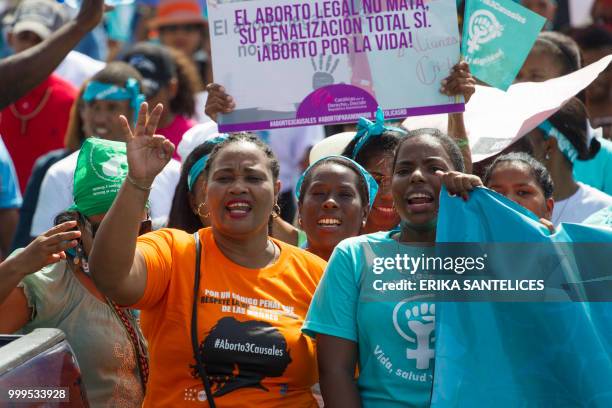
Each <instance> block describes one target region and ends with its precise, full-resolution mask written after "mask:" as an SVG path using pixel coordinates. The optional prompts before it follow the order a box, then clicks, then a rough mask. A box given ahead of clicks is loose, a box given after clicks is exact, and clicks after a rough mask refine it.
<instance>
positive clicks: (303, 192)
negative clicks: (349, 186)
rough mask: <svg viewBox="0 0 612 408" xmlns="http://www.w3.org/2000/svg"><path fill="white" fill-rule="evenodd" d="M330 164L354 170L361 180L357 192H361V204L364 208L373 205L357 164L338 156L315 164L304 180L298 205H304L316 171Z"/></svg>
mask: <svg viewBox="0 0 612 408" xmlns="http://www.w3.org/2000/svg"><path fill="white" fill-rule="evenodd" d="M330 163H333V164H339V165H341V166H345V167H347V168H349V169H351V170H353V172H354V173H355V174H356V175H357V179H358V180H359V182H358V184H357V190H358V192H359V198H361V202H362V203H363V205H364V206H368V205H372V203H370V195H369V194H368V186H367V184H366V181H365V180H364V178H363V175H362V174H361V171H360V170H359V168H357V166H355V164H354V163H353V162H351V161H350V160H349V159H348V158H344V157H338V156H336V157H327V158H324V159H321V160H319V161H318V162H316V163H315V164H313V166H312V167H311V168H310V169H309V170H308V173H307V174H306V176H305V177H304V180H303V181H302V186H301V187H300V198H299V199H298V204H302V202H303V201H304V196H305V195H306V191H308V187H309V186H310V183H311V182H312V175H313V173H314V171H315V170H316V169H318V168H319V167H321V166H323V165H326V164H330Z"/></svg>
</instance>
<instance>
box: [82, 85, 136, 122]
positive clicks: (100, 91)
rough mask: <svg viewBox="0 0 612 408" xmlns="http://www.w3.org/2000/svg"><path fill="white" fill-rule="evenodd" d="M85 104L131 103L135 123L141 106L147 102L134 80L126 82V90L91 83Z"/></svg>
mask: <svg viewBox="0 0 612 408" xmlns="http://www.w3.org/2000/svg"><path fill="white" fill-rule="evenodd" d="M83 100H84V101H85V102H91V101H126V100H127V101H130V107H131V108H132V110H133V111H134V123H136V119H137V118H138V110H139V109H140V105H141V104H142V103H143V102H144V101H145V96H144V95H143V94H141V93H140V85H139V83H138V81H137V80H136V79H134V78H128V80H127V81H125V88H121V87H120V86H117V85H114V84H107V83H104V82H98V81H91V82H89V83H88V84H87V88H85V92H84V93H83Z"/></svg>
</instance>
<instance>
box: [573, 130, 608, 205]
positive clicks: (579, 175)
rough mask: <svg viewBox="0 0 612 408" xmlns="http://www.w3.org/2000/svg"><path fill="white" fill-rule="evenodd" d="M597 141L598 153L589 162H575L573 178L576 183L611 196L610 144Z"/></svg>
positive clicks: (604, 140) (601, 139)
mask: <svg viewBox="0 0 612 408" xmlns="http://www.w3.org/2000/svg"><path fill="white" fill-rule="evenodd" d="M597 140H598V141H599V143H600V144H601V148H600V149H599V152H597V154H596V155H595V157H593V158H592V159H591V160H576V161H575V162H574V177H575V178H576V180H578V181H581V182H583V183H585V184H588V185H589V186H591V187H595V188H596V189H598V190H601V191H603V192H604V193H606V194H610V195H612V142H611V141H609V140H606V139H604V138H598V139H597Z"/></svg>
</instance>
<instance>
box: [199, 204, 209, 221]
mask: <svg viewBox="0 0 612 408" xmlns="http://www.w3.org/2000/svg"><path fill="white" fill-rule="evenodd" d="M203 205H206V203H205V202H202V203H200V205H198V209H197V210H196V212H197V213H198V215H199V216H200V217H202V218H208V217H210V211H209V212H207V213H205V214H202V213H201V211H200V210H201V209H202V206H203Z"/></svg>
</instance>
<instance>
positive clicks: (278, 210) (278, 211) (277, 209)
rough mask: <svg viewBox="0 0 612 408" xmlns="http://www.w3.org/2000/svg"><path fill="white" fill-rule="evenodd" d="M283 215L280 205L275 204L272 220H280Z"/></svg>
mask: <svg viewBox="0 0 612 408" xmlns="http://www.w3.org/2000/svg"><path fill="white" fill-rule="evenodd" d="M280 214H281V208H280V205H278V203H274V207H272V218H278V217H280Z"/></svg>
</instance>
